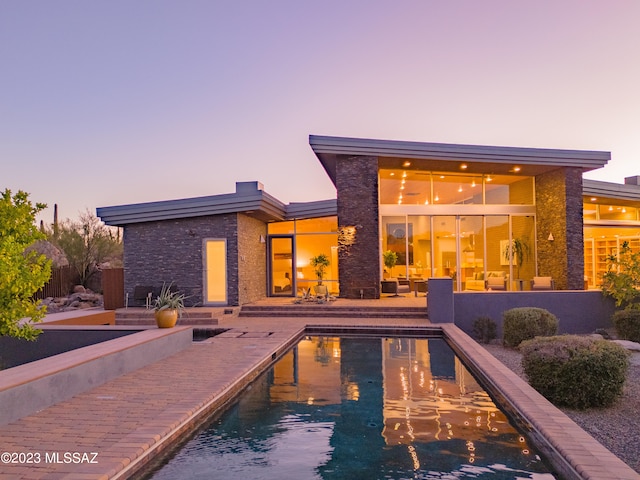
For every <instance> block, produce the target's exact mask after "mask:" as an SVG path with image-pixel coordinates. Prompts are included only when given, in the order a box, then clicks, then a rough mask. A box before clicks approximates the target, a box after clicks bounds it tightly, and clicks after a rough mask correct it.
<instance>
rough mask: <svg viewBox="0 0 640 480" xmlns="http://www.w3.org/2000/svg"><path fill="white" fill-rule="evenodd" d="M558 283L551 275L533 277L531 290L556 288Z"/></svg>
mask: <svg viewBox="0 0 640 480" xmlns="http://www.w3.org/2000/svg"><path fill="white" fill-rule="evenodd" d="M555 289H556V284H555V282H554V281H553V278H551V277H533V280H531V290H555Z"/></svg>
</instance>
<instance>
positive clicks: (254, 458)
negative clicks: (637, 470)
mask: <svg viewBox="0 0 640 480" xmlns="http://www.w3.org/2000/svg"><path fill="white" fill-rule="evenodd" d="M148 478H153V479H154V480H158V479H177V478H185V479H186V478H188V479H210V478H225V479H226V478H243V479H257V478H260V479H278V480H282V479H289V478H291V479H341V480H342V479H367V480H369V479H383V478H389V479H404V478H407V479H409V478H411V479H414V478H420V479H461V478H475V479H484V478H492V479H516V478H517V479H536V480H542V479H544V480H547V479H553V478H556V477H555V476H554V475H553V474H552V473H550V469H549V468H548V467H547V465H546V464H545V462H543V460H542V459H541V458H540V456H539V454H537V453H536V452H535V451H534V450H533V449H532V447H531V446H529V444H528V442H527V440H526V439H525V438H524V437H523V435H522V434H521V433H520V432H519V431H518V430H517V429H516V428H515V427H514V426H513V425H512V424H511V423H510V422H509V420H508V418H507V417H506V416H505V414H504V413H503V412H502V411H501V410H500V409H499V408H497V407H496V405H495V404H494V402H493V401H492V399H491V397H490V396H489V395H488V394H487V393H486V392H485V391H484V389H483V388H482V387H481V386H480V385H479V384H478V382H477V381H476V380H475V378H474V377H473V376H472V375H471V374H470V373H469V371H468V370H467V369H466V367H465V366H464V365H463V364H462V362H461V361H460V360H459V359H458V358H457V357H456V355H455V354H454V352H453V351H452V350H451V348H450V347H449V345H447V343H446V342H445V341H444V340H443V339H440V338H429V339H416V338H370V337H369V338H368V337H363V338H353V337H343V338H337V337H307V338H305V339H303V340H302V341H301V342H300V343H299V344H298V345H297V346H296V347H295V348H293V349H292V350H291V351H290V352H288V353H287V354H286V355H285V356H284V357H283V358H282V359H280V360H279V361H278V362H277V363H276V364H275V365H274V366H273V367H272V368H271V369H270V370H269V371H268V372H267V373H266V374H264V375H262V376H261V377H260V378H259V379H258V380H257V381H256V382H255V383H253V384H252V385H251V387H250V388H249V389H247V390H246V391H245V392H244V393H243V394H242V395H241V396H240V398H239V399H238V401H237V402H236V403H235V404H234V405H233V406H232V407H231V408H230V409H229V410H228V411H226V412H225V413H224V414H223V415H222V416H220V417H218V418H216V419H214V420H213V421H212V422H211V423H210V424H209V425H208V426H207V427H206V428H204V429H203V430H202V431H201V432H200V433H198V434H197V435H196V436H195V437H194V438H192V439H191V440H189V441H188V442H187V443H185V444H184V445H183V446H182V447H181V449H180V451H179V452H178V453H176V454H175V455H174V456H173V457H172V458H171V459H169V460H168V461H167V462H166V463H165V464H164V465H162V466H161V467H159V469H157V470H156V471H155V472H154V473H152V474H151V476H150V477H148Z"/></svg>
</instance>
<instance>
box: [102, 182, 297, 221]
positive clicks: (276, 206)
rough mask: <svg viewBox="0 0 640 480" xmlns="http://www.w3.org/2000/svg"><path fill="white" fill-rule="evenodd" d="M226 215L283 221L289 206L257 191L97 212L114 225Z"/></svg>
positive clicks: (104, 208) (121, 206)
mask: <svg viewBox="0 0 640 480" xmlns="http://www.w3.org/2000/svg"><path fill="white" fill-rule="evenodd" d="M225 213H245V214H247V215H249V216H252V217H254V218H257V219H259V220H262V221H264V222H271V221H280V220H284V219H285V218H286V206H285V204H284V203H282V202H280V201H279V200H277V199H275V198H274V197H272V196H271V195H269V194H268V193H266V192H264V191H262V190H255V191H254V192H250V193H229V194H222V195H212V196H207V197H197V198H183V199H178V200H164V201H159V202H149V203H136V204H131V205H119V206H114V207H102V208H98V209H97V215H98V217H100V218H101V219H102V221H103V222H104V223H105V224H107V225H113V226H124V225H127V224H133V223H143V222H154V221H162V220H172V219H178V218H192V217H203V216H209V215H222V214H225Z"/></svg>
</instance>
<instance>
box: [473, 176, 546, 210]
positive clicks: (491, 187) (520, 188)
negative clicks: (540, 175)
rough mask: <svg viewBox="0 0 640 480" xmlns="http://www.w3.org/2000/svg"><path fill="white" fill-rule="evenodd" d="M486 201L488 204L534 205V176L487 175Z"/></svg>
mask: <svg viewBox="0 0 640 480" xmlns="http://www.w3.org/2000/svg"><path fill="white" fill-rule="evenodd" d="M485 203H486V204H488V205H533V204H534V191H533V177H522V176H518V175H485Z"/></svg>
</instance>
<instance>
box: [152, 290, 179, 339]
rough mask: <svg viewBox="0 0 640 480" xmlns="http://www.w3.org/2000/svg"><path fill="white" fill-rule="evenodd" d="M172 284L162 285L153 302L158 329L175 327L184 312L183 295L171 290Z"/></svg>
mask: <svg viewBox="0 0 640 480" xmlns="http://www.w3.org/2000/svg"><path fill="white" fill-rule="evenodd" d="M171 285H172V284H169V285H166V284H163V285H162V289H161V290H160V294H159V295H158V296H157V297H156V299H155V300H154V301H153V309H154V313H155V317H156V323H157V325H158V328H171V327H175V325H176V322H177V321H178V318H180V317H182V311H183V310H184V299H185V298H186V297H185V296H184V294H182V293H179V292H176V291H175V290H173V289H172V288H171Z"/></svg>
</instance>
